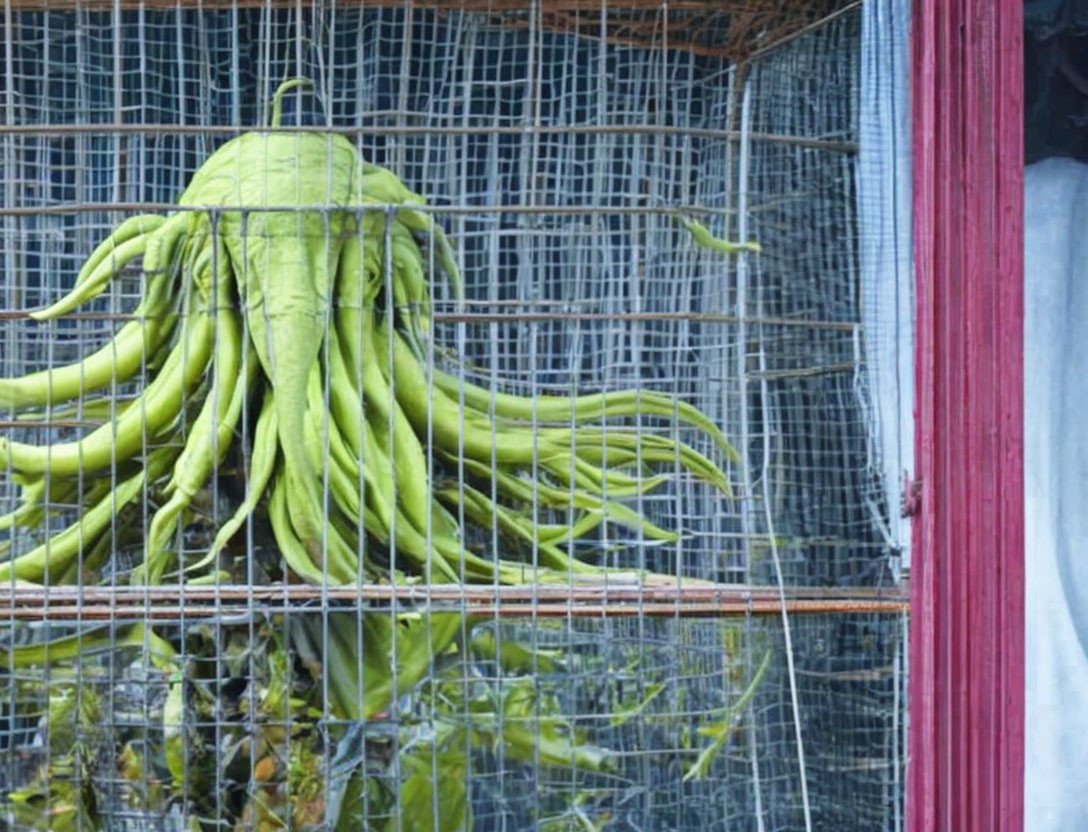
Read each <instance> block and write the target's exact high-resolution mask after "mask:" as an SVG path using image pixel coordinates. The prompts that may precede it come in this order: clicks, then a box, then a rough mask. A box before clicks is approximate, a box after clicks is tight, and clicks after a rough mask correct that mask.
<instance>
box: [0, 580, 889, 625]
mask: <svg viewBox="0 0 1088 832" xmlns="http://www.w3.org/2000/svg"><path fill="white" fill-rule="evenodd" d="M330 607H331V608H347V609H355V608H374V609H388V608H391V607H392V608H398V607H404V608H407V609H413V610H416V609H419V608H421V607H424V608H428V609H432V610H435V611H442V610H448V611H456V612H463V613H465V614H468V615H481V616H500V617H508V618H521V617H526V618H528V617H533V616H536V617H566V616H570V617H573V618H600V617H630V616H640V615H641V616H649V617H679V618H698V617H714V616H729V615H777V614H781V612H782V600H781V599H780V597H779V592H778V590H777V589H775V588H773V587H753V586H739V585H716V584H705V585H689V586H684V585H680V586H675V585H674V586H664V585H661V584H656V583H655V584H635V583H630V582H622V583H619V584H617V585H598V586H574V587H559V586H540V585H537V586H528V585H527V586H514V587H481V586H451V585H449V584H442V585H436V586H389V585H385V584H364V585H362V586H358V587H329V588H322V587H314V586H308V585H279V586H259V587H257V586H253V587H250V586H233V585H232V586H220V587H192V586H176V585H175V586H157V587H40V586H34V585H28V584H16V585H14V586H9V587H6V588H4V589H0V621H2V620H4V619H7V620H9V621H17V620H22V621H28V620H32V621H70V620H98V619H140V618H150V619H154V620H177V619H181V618H214V617H220V618H228V617H237V616H246V615H250V614H274V613H290V612H307V611H309V612H313V611H317V610H321V609H323V608H330ZM785 607H786V611H787V612H788V613H791V614H798V615H815V614H824V615H826V614H854V613H880V614H894V613H901V612H903V611H905V610H906V609H907V608H908V600H907V595H906V591H905V589H903V588H901V587H893V588H890V589H880V590H877V589H868V590H867V589H864V588H851V589H835V588H804V587H794V588H790V589H788V590H787V592H786V601H785Z"/></svg>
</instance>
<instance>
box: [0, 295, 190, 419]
mask: <svg viewBox="0 0 1088 832" xmlns="http://www.w3.org/2000/svg"><path fill="white" fill-rule="evenodd" d="M168 288H169V287H168V285H167V280H166V277H165V276H164V275H156V276H152V277H151V278H150V279H149V281H148V286H147V293H146V294H145V296H144V298H143V300H142V301H141V302H140V305H139V306H138V307H137V308H136V310H135V312H134V313H133V314H134V315H135V316H136V320H132V321H129V322H128V323H126V324H125V325H124V326H123V327H121V329H120V330H119V331H118V333H117V334H116V335H115V336H114V338H113V339H112V340H111V341H110V342H109V343H107V344H105V345H104V346H102V347H100V348H99V349H98V350H97V351H95V352H93V353H91V354H90V355H89V356H87V357H86V358H84V359H83V360H82V361H79V362H76V363H74V364H68V365H66V366H63V367H52V368H50V369H48V370H41V371H39V372H36V373H31V374H29V375H25V376H21V377H19V378H0V408H10V409H13V410H20V409H24V408H28V407H37V406H41V405H50V404H53V403H55V402H62V401H67V400H69V399H75V398H77V397H79V396H81V395H85V394H86V393H90V392H93V391H95V390H101V389H103V388H105V387H109V386H111V385H112V384H114V383H115V382H116V383H117V384H121V383H123V382H126V381H129V380H130V379H131V378H132V377H133V376H135V375H136V374H137V373H138V372H139V371H140V369H141V367H144V366H145V365H146V363H147V362H148V361H149V360H150V359H151V358H152V357H153V356H154V354H155V352H156V351H157V350H158V349H159V347H160V345H161V344H162V343H163V341H164V340H165V339H166V338H167V337H169V334H170V332H171V330H172V328H173V324H174V320H175V317H176V316H174V315H171V314H170V313H169V295H168V294H167V289H168Z"/></svg>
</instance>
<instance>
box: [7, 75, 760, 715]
mask: <svg viewBox="0 0 1088 832" xmlns="http://www.w3.org/2000/svg"><path fill="white" fill-rule="evenodd" d="M298 83H299V81H290V82H287V83H285V84H284V85H282V86H281V87H280V89H279V90H278V91H277V93H276V97H275V105H274V108H273V111H274V116H273V127H276V126H278V119H279V112H280V101H281V98H282V96H283V95H284V93H285V92H286V91H287V90H289V89H291V88H292V87H293V86H296V85H297V84H298ZM424 207H425V206H424V204H423V199H422V197H420V196H419V195H417V194H415V193H413V192H411V191H410V190H408V189H407V188H406V187H405V186H404V184H403V183H401V182H400V181H399V180H398V179H397V178H396V177H395V176H394V175H393V174H392V173H391V172H390V171H388V170H385V169H383V168H380V167H377V166H375V165H372V164H369V163H367V162H366V161H364V160H363V158H362V157H361V156H360V154H359V153H358V151H357V150H356V148H355V147H354V146H353V145H352V144H351V143H350V142H349V141H348V140H347V139H346V138H345V137H344V136H342V135H331V134H318V133H307V132H282V131H267V132H261V131H256V132H251V133H247V134H244V135H241V136H239V137H237V138H235V139H233V140H231V141H230V142H228V143H226V144H225V145H224V146H223V147H221V148H220V149H219V150H218V151H217V152H215V153H214V154H213V155H212V156H211V157H210V158H209V159H208V160H207V161H206V162H205V163H204V164H203V166H202V167H201V168H200V169H199V170H198V171H197V172H196V173H195V174H194V176H193V177H192V180H191V181H190V184H189V186H188V187H187V188H186V190H185V191H184V193H183V194H182V195H181V197H180V199H179V209H180V210H178V211H176V212H174V213H172V214H171V215H170V216H168V217H161V216H157V215H139V216H135V217H132V218H130V219H128V220H126V221H125V222H123V223H122V224H121V225H120V226H118V227H117V229H116V230H115V231H114V232H113V233H112V234H111V235H110V236H109V237H108V238H107V239H106V240H104V241H103V242H102V243H101V244H100V245H99V246H98V247H97V248H96V249H95V250H94V252H93V253H92V255H91V256H90V258H89V259H88V260H87V262H86V263H85V265H84V266H83V268H82V269H81V271H80V272H79V275H78V277H77V279H76V282H75V285H74V287H73V288H72V290H71V291H70V292H68V293H67V294H66V295H65V296H64V297H63V298H62V299H60V300H59V301H57V302H56V303H54V304H53V305H52V306H50V307H48V308H46V309H43V310H40V311H36V312H34V313H32V315H33V317H34V318H36V319H38V320H49V319H51V318H55V317H57V316H60V315H64V314H66V313H69V312H71V311H72V310H75V309H77V308H78V307H80V306H81V305H83V304H86V303H88V302H90V301H91V300H92V299H94V298H95V297H97V296H98V295H99V294H101V293H102V292H103V291H104V290H105V289H106V288H107V287H108V286H109V284H110V281H111V280H114V279H115V278H116V277H117V276H118V275H119V274H120V273H121V272H122V270H123V269H124V268H126V266H128V265H129V264H134V263H136V262H137V261H139V263H140V268H141V271H142V274H143V280H144V282H143V292H142V300H141V301H140V304H139V306H138V307H137V309H136V311H135V315H134V317H133V319H132V320H131V321H130V322H128V323H126V324H125V325H124V326H123V327H122V328H121V329H120V330H119V331H118V332H117V333H116V335H115V336H114V337H113V339H112V340H111V341H110V342H109V343H108V344H106V345H104V346H103V347H101V348H100V349H98V350H96V351H95V352H93V353H92V354H90V355H88V356H87V357H85V358H84V359H82V360H81V361H79V362H77V363H74V364H71V365H68V366H63V367H52V368H49V369H47V370H42V371H40V372H35V373H32V374H30V375H26V376H22V377H19V378H5V379H0V411H11V412H14V413H15V414H16V415H17V416H18V415H33V414H37V413H40V412H42V411H43V410H44V412H45V413H46V416H47V418H48V416H49V415H50V414H51V415H52V416H53V417H56V416H57V414H59V413H63V412H65V408H67V407H70V406H72V405H71V403H73V402H79V404H80V407H81V412H82V413H83V414H87V413H97V414H101V415H103V416H105V417H106V421H105V422H104V424H102V425H101V426H100V427H97V428H95V429H93V430H90V431H89V432H87V433H86V434H85V435H83V436H81V437H80V438H78V439H76V440H74V441H66V442H57V443H54V444H48V445H32V444H26V443H21V442H17V441H14V440H12V439H10V438H7V437H3V436H0V470H4V468H5V467H6V469H7V470H8V471H9V472H10V474H11V476H12V477H13V478H14V479H15V481H16V482H17V483H18V485H19V487H20V488H21V498H20V501H19V504H18V505H17V507H16V508H15V510H14V511H12V512H11V513H9V514H7V515H5V516H2V517H0V530H5V529H6V530H10V531H9V533H7V534H6V535H5V538H6V540H5V542H4V543H2V544H0V557H4V558H6V559H4V560H3V561H0V581H11V580H19V581H27V582H34V583H43V584H59V583H73V582H76V581H77V580H84V581H87V580H94V579H96V578H97V577H99V576H98V570H101V569H102V567H103V566H104V565H105V563H106V562H107V560H108V559H109V556H110V554H111V552H110V547H111V545H112V541H113V540H114V539H115V538H114V536H113V535H112V533H111V530H113V529H114V528H116V524H117V517H118V513H119V512H121V511H122V510H123V509H125V507H126V506H130V505H138V504H139V503H140V501H141V500H142V499H143V498H144V497H145V495H147V494H151V495H153V498H154V501H153V505H154V511H153V513H151V515H150V522H149V523H148V525H147V528H146V530H144V531H143V534H142V546H143V558H142V562H141V563H140V565H139V567H138V568H137V569H136V570H135V572H134V573H133V576H132V580H133V581H134V582H136V583H146V584H161V583H164V582H169V583H200V582H205V583H207V582H216V581H223V580H226V579H227V577H228V575H229V570H228V569H227V567H228V566H229V565H230V564H229V562H228V561H229V558H230V557H231V556H230V554H229V552H230V551H231V550H230V549H229V548H228V546H227V544H228V543H229V542H230V541H231V539H232V538H233V537H234V536H235V535H236V534H238V533H239V531H240V530H241V529H242V528H243V526H244V525H245V523H246V521H247V519H248V518H249V517H250V516H251V515H252V514H253V513H254V512H255V511H257V510H258V508H263V510H264V511H266V512H267V516H268V520H269V525H270V526H271V530H272V533H273V535H274V538H275V541H276V544H277V547H278V549H279V552H280V553H281V555H282V561H283V563H282V567H283V577H284V578H285V579H288V580H302V581H305V582H309V583H313V584H329V585H346V584H354V583H358V582H362V581H412V580H421V579H422V580H427V581H432V582H486V583H495V582H498V583H502V584H517V583H523V582H526V581H568V580H570V579H571V577H572V575H573V576H574V577H575V578H577V577H578V576H585V577H590V578H591V577H594V576H600V575H602V574H604V573H605V572H606V571H607V570H605V569H604V568H603V567H601V566H599V565H596V564H593V563H589V562H585V561H584V560H582V559H579V558H577V557H575V556H574V555H573V554H572V551H573V547H572V544H573V543H574V542H575V541H576V540H578V539H579V538H582V537H584V536H585V535H587V534H590V533H591V532H593V530H594V529H595V528H596V527H597V526H598V525H599V524H600V523H602V522H605V521H607V522H610V523H617V524H621V525H624V526H627V527H629V528H631V529H633V530H634V531H635V532H636V533H638V534H640V535H642V536H643V537H644V538H645V539H648V540H658V541H675V540H676V539H677V536H678V534H679V532H678V531H677V530H670V529H665V528H662V527H660V526H658V525H656V524H654V523H652V522H650V521H649V520H648V519H646V518H645V517H643V516H642V515H641V514H640V513H639V512H638V511H636V510H635V509H633V508H632V507H631V506H630V504H629V498H636V497H639V496H641V495H645V494H647V493H649V492H651V491H653V490H654V489H655V488H658V487H660V486H661V485H662V484H663V483H664V482H666V481H667V480H668V479H669V476H670V475H669V474H667V473H659V474H657V475H653V476H644V474H645V473H646V471H647V469H649V468H652V467H653V466H654V465H665V466H668V467H670V468H675V467H677V466H678V467H679V468H681V469H683V470H684V471H686V472H687V473H689V474H690V475H692V476H694V477H697V478H700V479H702V480H705V481H706V482H707V483H709V484H711V485H712V486H713V487H714V488H716V489H718V490H719V491H720V492H721V493H722V494H723V495H726V496H730V495H731V493H732V492H731V488H730V482H729V478H728V477H727V475H726V473H725V472H724V471H723V470H721V468H720V467H719V466H718V464H716V463H715V462H714V461H713V460H711V459H710V458H709V457H707V456H706V455H704V454H703V453H700V452H699V451H697V450H696V449H695V448H693V447H690V446H688V445H686V444H684V443H682V442H679V441H677V440H675V439H672V438H669V437H666V436H660V435H657V434H655V433H653V432H652V431H649V430H640V431H637V432H635V431H633V430H629V429H624V428H622V427H617V426H611V425H610V426H609V427H608V429H607V430H605V429H604V420H606V419H613V418H631V417H638V416H640V415H645V416H652V417H658V418H664V419H669V420H673V421H674V422H678V423H681V422H682V423H686V424H688V425H690V426H692V427H694V428H696V429H698V430H700V431H702V432H704V433H705V434H706V435H707V436H708V437H710V438H711V439H712V440H713V442H714V443H715V444H716V446H717V448H718V449H719V451H720V453H721V455H722V456H723V457H724V458H725V459H727V460H729V461H730V462H731V463H736V462H737V461H738V457H737V453H736V451H735V450H734V448H733V446H732V445H731V444H730V443H729V441H728V440H727V439H726V437H725V436H724V435H723V434H722V432H721V431H720V430H719V429H718V428H717V426H715V425H714V424H713V423H712V421H711V420H710V419H709V418H707V417H706V416H705V415H704V414H702V413H701V412H700V411H698V410H697V409H696V408H694V407H692V406H691V405H689V404H686V403H684V402H681V401H678V400H676V399H675V398H674V397H671V396H665V395H661V394H656V393H650V392H646V391H620V392H614V393H605V394H595V395H588V396H582V397H577V398H568V397H550V396H545V397H537V398H535V399H530V398H525V397H519V396H513V395H507V394H503V393H499V394H492V392H491V391H489V390H486V389H484V388H480V387H477V386H474V385H471V384H466V383H464V382H463V381H462V380H461V379H459V378H458V377H457V376H456V375H453V374H449V373H445V372H442V371H440V370H436V371H434V372H432V371H431V369H430V367H431V366H432V364H433V362H432V361H429V360H428V356H427V352H428V347H429V346H430V340H429V339H430V338H431V330H432V327H431V319H430V303H431V297H432V293H433V292H434V290H435V288H436V286H437V285H438V283H439V282H440V281H446V282H448V283H449V285H450V286H451V287H452V292H453V294H454V295H455V296H456V297H460V293H461V285H460V276H459V272H458V267H457V264H456V261H455V258H454V256H453V253H452V248H451V246H450V244H449V243H448V241H447V239H446V237H445V235H444V234H443V231H442V229H441V228H440V226H439V225H438V223H436V222H435V221H434V218H433V216H432V214H431V213H429V212H427V211H425V210H422V209H423V208H424ZM687 227H688V228H689V230H691V231H692V233H693V235H694V237H695V239H696V241H697V242H699V243H700V244H702V245H708V246H710V247H712V248H715V249H717V250H719V251H726V252H728V251H734V250H736V249H737V248H751V249H753V250H758V247H757V246H755V245H754V244H744V245H741V246H733V245H731V244H726V243H723V242H721V241H719V240H716V239H714V238H712V237H710V235H709V232H707V231H706V229H705V228H703V227H702V226H699V225H698V224H693V223H688V225H687ZM142 378H150V380H149V381H148V382H147V383H146V385H145V386H144V387H143V389H142V391H140V392H139V395H138V396H136V397H135V398H133V399H131V400H127V401H123V402H122V401H120V400H116V399H114V398H113V397H112V391H115V390H116V389H117V387H116V385H124V384H127V383H130V382H136V381H138V380H140V379H142ZM247 412H249V413H254V414H256V419H255V422H254V424H253V427H252V430H251V451H250V453H249V455H248V460H247V462H246V465H247V468H246V493H245V497H244V499H242V500H241V502H240V503H239V504H238V505H237V507H236V509H235V510H234V512H233V514H232V515H230V516H229V517H228V518H227V519H226V520H225V521H224V522H223V523H222V524H221V525H220V526H219V527H218V528H217V529H216V530H215V536H214V539H213V540H212V541H211V543H210V546H209V547H208V548H207V550H206V552H204V554H203V555H202V556H200V557H197V558H195V559H191V560H188V561H187V560H185V559H184V558H183V557H182V556H181V554H180V552H181V551H182V548H183V547H182V546H181V533H182V530H183V528H184V527H185V525H186V521H187V519H188V518H189V517H190V516H191V515H192V512H193V510H194V501H195V500H197V498H198V497H199V495H200V494H201V493H202V492H203V491H205V489H207V487H208V484H209V482H210V480H211V479H212V478H213V477H214V476H215V475H216V473H217V471H218V469H219V468H220V466H221V465H222V464H223V461H224V459H225V458H226V457H227V455H228V454H229V453H230V452H231V449H232V447H233V446H235V445H236V444H237V437H238V434H239V433H240V432H241V426H242V419H243V414H245V413H247ZM434 470H445V471H447V472H449V471H457V472H463V476H464V481H460V482H458V481H455V482H453V483H452V484H451V483H449V482H448V480H442V481H438V480H435V479H434V478H432V471H434ZM47 496H48V498H49V502H53V503H55V502H60V501H63V502H66V503H76V504H77V505H79V506H82V509H81V510H80V511H79V512H78V516H76V517H75V518H74V520H73V521H72V522H71V524H70V525H69V526H68V527H67V528H64V529H63V530H61V531H59V532H57V533H55V534H52V535H48V536H44V537H42V534H43V529H45V528H47V521H48V519H49V511H47V510H46V509H47V508H48V504H47V503H46V498H47ZM496 497H497V498H498V499H495V498H496ZM541 509H545V510H560V511H566V512H567V513H568V516H569V517H570V518H571V519H570V522H569V524H567V525H555V524H546V523H543V522H540V520H539V518H538V516H537V514H536V512H538V511H540V510H541ZM462 519H463V521H464V522H465V523H466V524H468V525H473V526H476V527H479V528H481V529H484V530H486V531H490V530H491V529H492V527H493V526H497V530H498V531H499V532H501V533H502V534H503V536H504V537H506V538H508V539H510V540H513V541H516V542H518V543H520V544H522V545H521V546H520V550H521V551H522V552H529V553H531V557H529V558H528V561H526V560H525V559H522V560H510V559H505V558H500V557H499V556H498V555H497V553H495V554H494V555H493V556H491V557H487V556H484V555H481V554H479V553H478V552H476V551H473V550H471V549H469V548H468V547H467V546H466V541H465V531H466V529H464V528H462V526H461V522H462ZM16 531H17V532H18V533H17V534H16ZM34 534H37V535H38V536H39V538H40V539H41V542H40V545H37V546H36V547H34V548H31V549H29V550H28V551H18V552H13V551H10V549H11V541H12V540H17V539H22V537H23V536H26V535H34ZM670 580H675V579H674V578H670ZM348 619H352V620H348ZM472 623H473V622H471V621H470V622H467V624H468V626H471V624H472ZM332 624H333V625H334V626H332V627H331V628H330V634H329V637H328V645H327V649H328V650H330V651H332V653H333V654H335V655H334V656H332V657H330V661H329V666H330V668H336V670H334V676H333V677H332V678H331V679H330V680H329V685H328V691H329V696H330V700H331V701H330V705H331V708H332V711H333V712H334V713H335V715H336V716H338V717H339V718H342V719H355V720H360V719H366V718H369V717H372V716H373V715H375V714H377V713H380V712H382V711H384V710H385V709H387V708H388V707H389V705H390V702H391V701H393V700H394V699H395V698H396V697H397V696H398V695H400V694H403V693H404V692H405V691H407V690H409V689H411V688H412V687H413V686H415V685H417V684H418V683H419V682H420V681H421V680H422V679H424V678H425V677H426V676H427V674H428V672H429V668H430V667H431V666H432V664H433V661H434V657H435V656H438V655H441V654H442V653H443V652H445V651H448V650H450V649H453V647H454V642H455V639H456V638H457V636H458V634H459V633H460V632H462V630H463V628H464V627H465V626H466V622H465V621H464V620H463V619H462V617H461V616H460V615H457V614H453V613H441V614H439V613H436V614H433V615H430V616H428V617H418V616H417V617H405V618H404V619H403V620H402V621H401V622H400V625H399V626H397V627H392V626H391V625H390V619H389V618H388V617H387V616H380V615H378V614H373V615H372V614H367V615H366V616H365V626H364V627H363V628H362V630H361V631H359V632H357V628H356V626H355V623H354V616H351V615H347V614H344V615H338V616H333V620H332ZM305 629H306V626H304V627H303V630H305ZM360 632H361V636H362V639H363V644H360V643H359V637H360V636H359V633H360ZM310 637H311V639H313V640H315V641H316V640H317V639H318V638H319V634H318V633H316V632H311V633H310ZM360 653H363V654H364V655H365V656H366V657H367V659H366V667H365V668H364V671H365V672H364V673H363V674H362V675H363V680H362V681H363V684H362V688H361V689H360V685H359V680H358V674H357V673H356V672H355V670H354V668H353V667H352V664H353V661H354V662H357V657H358V656H359V654H360ZM393 656H395V657H396V658H395V665H396V666H395V668H394V667H392V666H391V663H392V662H393V659H392V658H391V657H393ZM353 657H355V658H354V659H353ZM394 671H395V672H394ZM394 680H395V681H394Z"/></svg>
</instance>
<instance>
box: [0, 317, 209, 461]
mask: <svg viewBox="0 0 1088 832" xmlns="http://www.w3.org/2000/svg"><path fill="white" fill-rule="evenodd" d="M214 327H215V324H214V321H213V320H212V317H211V316H210V315H209V314H207V313H206V312H198V313H196V315H195V316H194V318H192V319H189V320H187V321H186V322H185V324H184V329H185V333H184V335H183V337H182V340H181V343H180V344H178V345H177V346H176V347H175V348H174V350H173V351H172V352H171V354H170V357H169V358H167V360H166V362H165V363H164V364H163V368H162V370H161V371H160V372H159V375H158V376H156V378H155V379H154V380H153V381H152V382H151V383H150V384H149V385H148V386H147V388H146V390H145V391H144V393H143V395H142V396H141V397H140V406H137V407H129V408H127V409H126V410H125V412H124V413H123V414H122V415H121V416H120V418H118V419H117V420H116V421H115V422H113V423H110V424H107V425H102V426H101V427H99V428H96V429H95V430H93V431H91V432H90V433H89V434H88V435H87V436H85V437H83V438H82V439H80V440H78V441H75V442H65V443H61V444H56V445H49V446H46V447H36V446H34V445H27V444H24V443H22V442H12V441H11V440H9V439H6V438H4V437H0V460H8V461H10V464H11V466H12V467H13V468H14V469H15V470H16V471H23V472H26V473H43V472H49V473H50V474H52V475H54V476H73V475H75V474H78V473H79V472H80V471H81V470H82V471H84V472H87V473H90V472H94V471H100V470H102V469H104V468H108V467H109V466H110V464H111V462H113V461H114V460H117V461H118V462H121V461H123V460H126V459H129V458H130V457H132V456H133V455H134V454H136V453H137V452H139V451H140V450H141V448H142V447H143V442H144V431H145V430H146V433H147V436H149V437H150V436H154V435H155V434H156V433H157V432H158V431H159V430H160V429H162V428H163V427H165V426H166V425H167V424H168V422H170V420H172V419H174V418H175V417H176V416H177V414H178V411H179V410H180V408H181V406H182V404H183V401H184V398H185V396H186V394H187V393H188V392H189V391H191V390H192V389H193V388H194V387H195V386H196V385H197V383H198V382H199V380H200V378H201V376H202V375H203V372H204V368H205V366H206V365H207V363H208V355H209V353H210V351H211V345H212V341H213V337H212V333H213V332H214Z"/></svg>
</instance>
